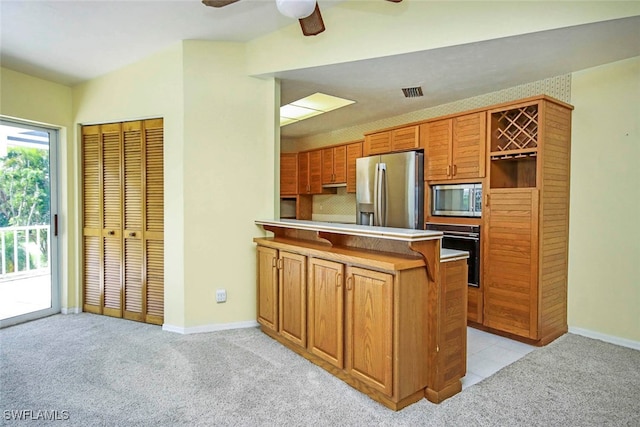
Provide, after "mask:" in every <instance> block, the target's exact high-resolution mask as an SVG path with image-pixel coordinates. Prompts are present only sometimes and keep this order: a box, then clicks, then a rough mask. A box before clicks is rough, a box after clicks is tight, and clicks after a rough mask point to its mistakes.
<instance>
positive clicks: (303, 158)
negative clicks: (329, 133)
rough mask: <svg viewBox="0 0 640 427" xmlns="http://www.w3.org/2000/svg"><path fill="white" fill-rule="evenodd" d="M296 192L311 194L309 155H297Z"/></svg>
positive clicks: (305, 153) (306, 153)
mask: <svg viewBox="0 0 640 427" xmlns="http://www.w3.org/2000/svg"><path fill="white" fill-rule="evenodd" d="M298 192H299V193H300V194H311V188H310V187H309V153H308V152H304V153H298Z"/></svg>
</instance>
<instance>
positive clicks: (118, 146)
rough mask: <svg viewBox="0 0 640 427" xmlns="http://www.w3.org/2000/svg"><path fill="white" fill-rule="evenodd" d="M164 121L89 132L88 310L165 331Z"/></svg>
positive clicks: (85, 158) (85, 187) (85, 190)
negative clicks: (145, 323) (159, 326)
mask: <svg viewBox="0 0 640 427" xmlns="http://www.w3.org/2000/svg"><path fill="white" fill-rule="evenodd" d="M163 187H164V165H163V120H162V119H149V120H140V121H131V122H122V123H110V124H102V125H91V126H83V127H82V197H83V208H82V213H83V249H82V250H83V297H84V302H83V309H84V311H87V312H90V313H97V314H104V315H108V316H114V317H124V318H126V319H131V320H137V321H142V322H147V323H154V324H162V322H163V319H164V188H163Z"/></svg>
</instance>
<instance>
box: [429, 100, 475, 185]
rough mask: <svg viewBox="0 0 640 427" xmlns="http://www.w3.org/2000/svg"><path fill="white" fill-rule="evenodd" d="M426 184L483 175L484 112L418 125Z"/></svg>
mask: <svg viewBox="0 0 640 427" xmlns="http://www.w3.org/2000/svg"><path fill="white" fill-rule="evenodd" d="M420 137H421V138H422V141H421V146H423V147H424V150H425V156H424V157H425V168H424V171H425V173H424V177H425V178H424V179H425V181H446V180H453V179H472V178H483V177H484V176H485V153H486V151H485V146H486V143H485V141H486V139H485V138H486V113H485V112H484V111H483V112H479V113H472V114H465V115H461V116H458V117H453V118H448V119H443V120H436V121H432V122H427V123H423V124H422V125H421V131H420Z"/></svg>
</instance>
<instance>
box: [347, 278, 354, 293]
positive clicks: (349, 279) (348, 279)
mask: <svg viewBox="0 0 640 427" xmlns="http://www.w3.org/2000/svg"><path fill="white" fill-rule="evenodd" d="M352 282H353V276H349V277H347V290H348V291H350V290H351V288H352Z"/></svg>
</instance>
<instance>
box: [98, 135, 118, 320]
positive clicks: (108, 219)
mask: <svg viewBox="0 0 640 427" xmlns="http://www.w3.org/2000/svg"><path fill="white" fill-rule="evenodd" d="M121 126H122V125H121V124H120V123H112V124H107V125H101V126H100V127H101V129H100V130H101V141H102V180H103V181H102V206H103V229H102V244H103V261H102V262H103V271H104V277H103V282H104V309H103V314H106V315H108V316H114V317H122V300H123V295H122V290H123V287H122V283H123V277H122V276H123V269H122V266H123V263H122V175H123V171H122V161H121V159H122V130H121Z"/></svg>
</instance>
